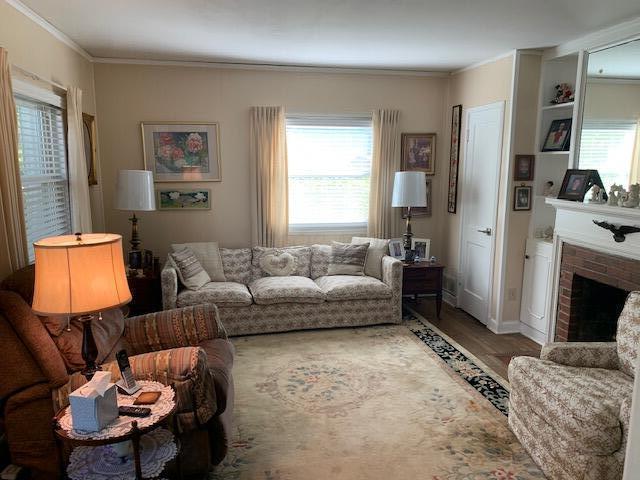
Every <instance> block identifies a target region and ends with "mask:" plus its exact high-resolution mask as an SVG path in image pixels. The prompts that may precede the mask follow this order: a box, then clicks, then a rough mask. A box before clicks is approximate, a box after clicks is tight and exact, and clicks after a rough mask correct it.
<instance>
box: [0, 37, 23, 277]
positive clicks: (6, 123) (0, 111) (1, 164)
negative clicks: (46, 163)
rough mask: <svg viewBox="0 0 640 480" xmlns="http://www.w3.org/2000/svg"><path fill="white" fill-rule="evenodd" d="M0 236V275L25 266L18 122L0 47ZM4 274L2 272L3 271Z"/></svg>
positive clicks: (8, 70) (8, 69)
mask: <svg viewBox="0 0 640 480" xmlns="http://www.w3.org/2000/svg"><path fill="white" fill-rule="evenodd" d="M0 221H1V222H2V225H1V226H0V234H1V235H2V238H0V241H2V243H3V245H2V247H1V248H2V250H0V255H2V257H4V259H3V261H2V270H3V271H2V272H1V273H2V275H5V274H9V273H11V272H13V271H15V270H18V269H19V268H22V267H24V266H25V265H27V263H29V259H28V253H27V233H26V230H25V224H24V215H23V208H22V188H21V186H20V168H19V164H18V122H17V120H16V106H15V102H14V101H13V89H12V87H11V64H10V63H9V59H8V53H7V51H6V50H5V49H4V48H2V47H0ZM5 270H6V271H5Z"/></svg>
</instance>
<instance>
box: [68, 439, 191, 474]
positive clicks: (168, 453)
mask: <svg viewBox="0 0 640 480" xmlns="http://www.w3.org/2000/svg"><path fill="white" fill-rule="evenodd" d="M177 453H178V447H177V446H176V442H175V441H174V438H173V434H172V433H171V432H170V431H169V430H166V429H164V428H158V429H156V430H153V431H151V432H149V433H147V434H146V435H143V436H142V437H141V438H140V465H141V467H142V476H143V477H144V478H154V477H157V476H158V475H160V474H161V473H162V471H163V470H164V467H165V465H166V464H167V462H169V461H170V460H173V459H174V458H175V457H176V455H177ZM67 474H68V476H69V478H70V479H71V480H88V479H91V480H135V477H136V472H135V463H134V460H133V455H129V456H127V457H124V458H121V457H118V455H117V454H116V452H115V451H114V449H113V447H112V446H111V445H101V446H98V447H84V446H82V447H76V448H75V449H74V450H73V452H72V453H71V457H70V458H69V466H68V467H67Z"/></svg>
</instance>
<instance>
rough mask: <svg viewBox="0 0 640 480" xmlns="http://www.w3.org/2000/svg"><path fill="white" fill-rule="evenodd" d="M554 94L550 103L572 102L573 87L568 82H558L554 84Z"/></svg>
mask: <svg viewBox="0 0 640 480" xmlns="http://www.w3.org/2000/svg"><path fill="white" fill-rule="evenodd" d="M555 88H556V96H555V98H554V99H553V100H551V103H554V104H559V103H567V102H573V98H574V97H573V87H572V86H571V85H569V84H568V83H559V84H558V85H556V87H555Z"/></svg>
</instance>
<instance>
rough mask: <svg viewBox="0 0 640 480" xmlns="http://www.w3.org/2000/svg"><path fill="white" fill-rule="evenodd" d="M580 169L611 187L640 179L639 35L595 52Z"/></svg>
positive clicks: (590, 60) (589, 75)
mask: <svg viewBox="0 0 640 480" xmlns="http://www.w3.org/2000/svg"><path fill="white" fill-rule="evenodd" d="M583 98H584V100H583V105H584V107H583V117H582V129H581V134H580V149H579V157H578V162H577V164H578V168H581V169H596V170H598V172H599V173H600V177H601V178H602V181H603V183H604V185H605V187H606V188H607V190H608V189H609V188H610V187H611V185H612V184H614V183H616V184H618V185H622V186H624V187H625V188H628V186H629V185H630V184H633V183H637V182H640V39H637V40H633V41H629V42H626V43H623V44H619V45H616V46H613V47H610V48H606V49H603V50H599V51H596V52H593V53H590V54H589V56H588V65H587V78H586V88H585V92H584V97H583Z"/></svg>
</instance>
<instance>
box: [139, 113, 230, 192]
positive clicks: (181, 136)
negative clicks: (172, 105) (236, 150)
mask: <svg viewBox="0 0 640 480" xmlns="http://www.w3.org/2000/svg"><path fill="white" fill-rule="evenodd" d="M140 128H141V131H142V153H143V156H144V168H145V170H150V171H152V172H153V179H154V181H155V182H220V181H221V180H222V173H221V170H220V125H219V124H218V123H217V122H210V123H203V122H142V123H141V124H140Z"/></svg>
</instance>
